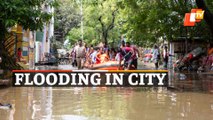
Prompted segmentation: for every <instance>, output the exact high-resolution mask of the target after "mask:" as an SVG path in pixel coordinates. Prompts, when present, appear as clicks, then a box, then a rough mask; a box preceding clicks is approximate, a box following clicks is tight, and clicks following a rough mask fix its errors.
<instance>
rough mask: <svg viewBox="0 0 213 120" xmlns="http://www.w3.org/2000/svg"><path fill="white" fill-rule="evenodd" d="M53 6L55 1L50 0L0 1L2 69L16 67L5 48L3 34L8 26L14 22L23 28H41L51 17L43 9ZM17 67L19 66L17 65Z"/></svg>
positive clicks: (0, 54)
mask: <svg viewBox="0 0 213 120" xmlns="http://www.w3.org/2000/svg"><path fill="white" fill-rule="evenodd" d="M48 5H50V6H55V5H57V3H56V2H55V1H54V0H52V1H49V0H27V1H26V0H3V1H1V2H0V31H1V32H0V44H1V45H0V56H2V57H3V58H4V59H3V63H2V64H1V66H2V68H3V69H13V68H17V64H16V63H15V61H14V60H13V59H12V58H11V56H9V54H8V51H7V50H6V49H5V44H4V42H5V36H6V34H7V31H8V28H10V27H13V26H14V25H16V24H19V25H21V26H23V28H24V29H30V30H32V31H33V30H38V29H42V28H43V24H44V23H45V22H48V20H49V19H50V18H51V16H52V15H51V13H47V12H45V11H44V10H43V9H44V8H45V7H47V6H48ZM18 68H19V67H18Z"/></svg>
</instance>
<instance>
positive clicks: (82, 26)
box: [81, 0, 84, 40]
mask: <svg viewBox="0 0 213 120" xmlns="http://www.w3.org/2000/svg"><path fill="white" fill-rule="evenodd" d="M82 1H83V0H81V39H82V40H84V23H83V3H82Z"/></svg>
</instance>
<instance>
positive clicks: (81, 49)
mask: <svg viewBox="0 0 213 120" xmlns="http://www.w3.org/2000/svg"><path fill="white" fill-rule="evenodd" d="M78 43H79V44H78V45H77V46H76V47H75V52H76V61H77V66H78V69H82V68H83V64H84V58H85V56H86V48H85V46H83V43H82V40H81V39H80V40H79V41H78Z"/></svg>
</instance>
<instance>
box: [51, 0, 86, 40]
mask: <svg viewBox="0 0 213 120" xmlns="http://www.w3.org/2000/svg"><path fill="white" fill-rule="evenodd" d="M59 5H60V7H57V9H56V10H55V16H54V18H55V23H54V24H55V32H56V33H59V34H60V36H61V37H62V39H64V38H65V36H66V35H68V33H69V31H70V30H71V29H72V28H75V27H78V26H79V23H80V20H81V17H82V16H81V15H80V13H79V10H80V9H79V5H78V3H77V2H76V1H75V0H60V2H59ZM56 40H60V39H57V38H56ZM61 42H62V41H61Z"/></svg>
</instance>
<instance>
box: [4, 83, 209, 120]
mask: <svg viewBox="0 0 213 120" xmlns="http://www.w3.org/2000/svg"><path fill="white" fill-rule="evenodd" d="M0 93H1V94H0V96H1V101H2V102H9V103H11V104H12V106H13V108H12V109H11V110H10V109H8V110H7V109H0V119H1V120H13V119H14V120H29V119H35V120H41V119H43V120H50V119H54V120H156V119H158V120H174V119H178V120H179V119H184V120H209V119H211V118H213V95H212V94H204V93H196V92H171V91H167V90H166V89H165V88H158V89H148V88H135V89H130V88H13V87H11V88H9V89H2V90H0Z"/></svg>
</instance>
